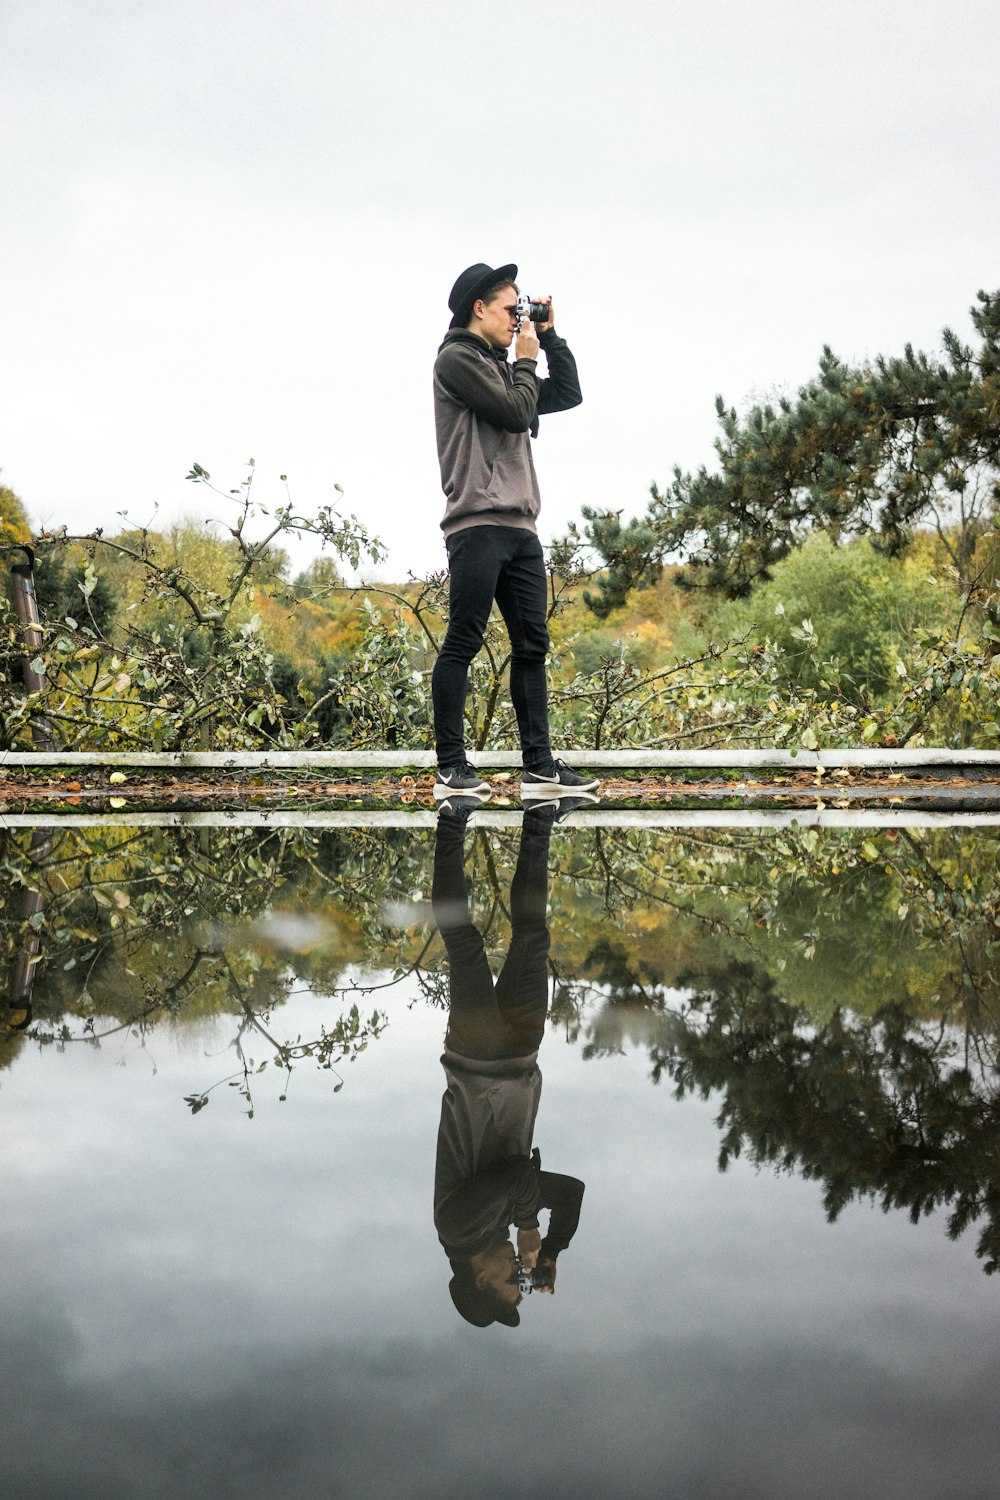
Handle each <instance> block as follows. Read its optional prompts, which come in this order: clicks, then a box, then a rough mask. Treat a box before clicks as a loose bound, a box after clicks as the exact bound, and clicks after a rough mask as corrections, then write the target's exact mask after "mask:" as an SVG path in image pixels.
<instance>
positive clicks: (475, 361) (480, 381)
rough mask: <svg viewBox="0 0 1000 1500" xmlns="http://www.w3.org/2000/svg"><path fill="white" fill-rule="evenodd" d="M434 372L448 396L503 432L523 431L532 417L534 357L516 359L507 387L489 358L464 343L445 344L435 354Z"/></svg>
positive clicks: (535, 393)
mask: <svg viewBox="0 0 1000 1500" xmlns="http://www.w3.org/2000/svg"><path fill="white" fill-rule="evenodd" d="M437 372H438V375H439V377H440V379H441V383H442V384H443V386H444V388H445V390H446V391H447V392H448V394H449V395H451V396H454V398H455V400H456V401H461V402H462V404H463V406H468V407H469V408H471V410H472V411H474V412H475V413H476V415H477V416H479V417H485V418H486V420H487V421H488V422H492V423H493V425H494V427H500V428H502V429H503V431H504V432H527V431H528V429H529V427H530V426H531V424H532V422H533V421H534V420H535V411H536V404H537V401H538V387H539V383H540V382H539V379H538V376H537V375H536V374H535V362H534V359H526V358H521V359H518V360H517V362H516V364H515V365H514V368H513V372H512V374H513V381H514V383H513V385H512V386H509V385H508V384H507V382H506V380H504V378H503V376H502V375H501V374H500V371H499V370H498V369H497V367H496V363H495V361H494V360H493V359H491V358H486V359H484V358H483V356H482V355H481V354H479V353H477V352H476V350H475V349H472V348H470V347H469V345H468V344H449V345H447V346H446V347H445V348H444V349H442V351H441V353H440V354H439V355H438V360H437Z"/></svg>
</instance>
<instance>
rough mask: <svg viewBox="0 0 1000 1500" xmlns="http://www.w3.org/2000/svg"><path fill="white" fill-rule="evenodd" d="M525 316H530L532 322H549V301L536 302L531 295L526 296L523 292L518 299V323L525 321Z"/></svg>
mask: <svg viewBox="0 0 1000 1500" xmlns="http://www.w3.org/2000/svg"><path fill="white" fill-rule="evenodd" d="M509 305H510V304H509V303H508V306H509ZM525 318H530V319H531V321H532V323H547V322H548V321H549V304H548V303H547V302H535V301H533V300H532V298H531V297H528V296H526V295H525V293H524V292H522V293H521V294H520V296H519V297H518V299H517V320H518V323H523V322H524V320H525Z"/></svg>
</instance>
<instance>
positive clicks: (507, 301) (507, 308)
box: [473, 286, 517, 349]
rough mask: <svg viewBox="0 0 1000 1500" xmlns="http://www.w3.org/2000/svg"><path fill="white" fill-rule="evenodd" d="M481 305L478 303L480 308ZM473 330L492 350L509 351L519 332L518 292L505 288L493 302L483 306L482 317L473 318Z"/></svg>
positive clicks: (509, 287) (511, 288)
mask: <svg viewBox="0 0 1000 1500" xmlns="http://www.w3.org/2000/svg"><path fill="white" fill-rule="evenodd" d="M479 305H480V304H479V303H476V306H477V307H478V306H479ZM473 328H474V330H475V332H476V333H478V334H479V335H480V337H481V338H484V339H485V340H486V342H487V343H488V344H489V346H490V348H491V349H509V348H510V346H511V343H512V342H513V339H514V335H515V333H516V332H517V292H516V291H515V289H514V288H513V287H512V286H505V287H504V288H503V290H502V291H499V292H497V294H496V296H495V297H494V298H493V301H492V302H484V303H483V304H482V317H481V318H473Z"/></svg>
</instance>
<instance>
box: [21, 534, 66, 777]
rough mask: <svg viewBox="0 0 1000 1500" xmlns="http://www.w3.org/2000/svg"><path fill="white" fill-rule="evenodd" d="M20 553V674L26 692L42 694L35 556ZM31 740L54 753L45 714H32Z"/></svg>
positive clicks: (30, 553) (42, 680)
mask: <svg viewBox="0 0 1000 1500" xmlns="http://www.w3.org/2000/svg"><path fill="white" fill-rule="evenodd" d="M21 551H22V552H24V554H25V555H26V557H27V559H28V560H27V562H25V563H15V564H14V566H13V567H12V568H11V573H12V574H13V577H14V609H15V611H16V613H17V618H18V622H19V623H20V626H21V637H22V640H23V641H24V650H25V655H24V657H23V658H22V661H21V672H22V675H23V677H24V690H25V692H27V693H43V692H44V691H45V673H44V672H36V671H35V669H34V667H33V666H32V662H33V661H34V660H35V658H36V656H37V655H38V653H39V651H40V650H41V649H42V644H43V641H42V632H41V629H40V626H41V621H40V619H39V617H38V600H37V599H36V597H35V554H34V552H33V551H32V549H31V548H30V547H27V546H25V545H24V544H23V543H22V544H21ZM31 741H32V744H33V745H34V746H35V748H36V749H38V750H54V749H55V748H56V745H55V740H54V739H53V737H52V726H51V724H50V723H49V721H48V719H46V718H45V717H44V715H42V714H33V715H32V718H31Z"/></svg>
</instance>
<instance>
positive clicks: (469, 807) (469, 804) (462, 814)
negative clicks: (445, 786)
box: [437, 792, 490, 824]
mask: <svg viewBox="0 0 1000 1500" xmlns="http://www.w3.org/2000/svg"><path fill="white" fill-rule="evenodd" d="M489 800H490V794H489V792H487V794H486V796H485V797H473V796H470V794H469V793H468V792H453V793H452V795H451V796H450V797H443V798H442V799H441V801H440V802H439V803H438V809H437V810H438V817H439V818H441V819H442V821H444V822H447V823H462V824H465V823H467V822H468V821H469V819H470V818H471V817H472V814H473V813H474V812H477V811H478V809H479V808H480V807H482V805H483V803H484V802H488V801H489Z"/></svg>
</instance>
